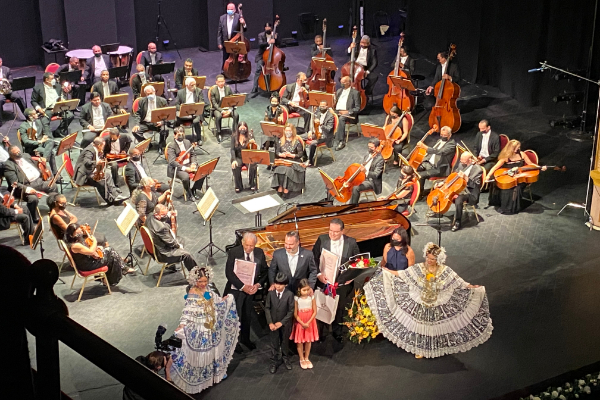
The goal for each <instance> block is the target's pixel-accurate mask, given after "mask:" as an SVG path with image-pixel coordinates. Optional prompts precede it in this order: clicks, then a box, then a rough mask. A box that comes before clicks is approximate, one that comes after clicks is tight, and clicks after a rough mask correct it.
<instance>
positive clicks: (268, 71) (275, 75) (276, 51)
mask: <svg viewBox="0 0 600 400" xmlns="http://www.w3.org/2000/svg"><path fill="white" fill-rule="evenodd" d="M277 26H279V15H276V16H275V23H274V24H273V35H272V37H273V38H275V35H276V32H277ZM263 62H264V65H263V67H262V71H261V72H260V76H259V77H258V87H260V88H261V89H262V90H263V91H266V92H274V91H276V90H279V89H281V87H282V86H283V85H285V84H286V82H287V80H286V77H285V72H284V71H285V65H284V64H285V53H284V52H283V51H282V50H281V49H280V48H278V47H277V46H275V43H273V44H270V45H269V51H265V52H264V53H263Z"/></svg>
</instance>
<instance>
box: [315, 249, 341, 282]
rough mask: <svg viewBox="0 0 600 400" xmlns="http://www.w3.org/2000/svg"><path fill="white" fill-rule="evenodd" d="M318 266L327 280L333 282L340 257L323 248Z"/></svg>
mask: <svg viewBox="0 0 600 400" xmlns="http://www.w3.org/2000/svg"><path fill="white" fill-rule="evenodd" d="M319 266H320V268H321V273H322V274H324V275H325V277H326V278H327V280H328V281H329V282H330V283H335V278H336V276H337V271H338V267H339V266H340V257H338V256H337V255H336V254H333V253H332V252H331V251H329V250H327V249H323V251H322V252H321V259H320V260H319Z"/></svg>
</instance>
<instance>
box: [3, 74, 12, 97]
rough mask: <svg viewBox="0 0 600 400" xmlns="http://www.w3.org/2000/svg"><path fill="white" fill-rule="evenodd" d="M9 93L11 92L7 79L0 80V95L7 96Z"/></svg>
mask: <svg viewBox="0 0 600 400" xmlns="http://www.w3.org/2000/svg"><path fill="white" fill-rule="evenodd" d="M10 92H12V87H11V85H10V82H9V81H8V79H6V78H2V80H0V94H9V93H10Z"/></svg>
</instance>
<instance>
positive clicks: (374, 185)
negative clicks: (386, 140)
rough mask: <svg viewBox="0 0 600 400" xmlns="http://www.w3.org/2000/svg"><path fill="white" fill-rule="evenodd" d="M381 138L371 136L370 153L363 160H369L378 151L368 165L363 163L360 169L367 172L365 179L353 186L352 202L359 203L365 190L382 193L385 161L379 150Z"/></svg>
mask: <svg viewBox="0 0 600 400" xmlns="http://www.w3.org/2000/svg"><path fill="white" fill-rule="evenodd" d="M379 145H380V143H379V139H377V138H371V139H369V143H368V144H367V146H368V147H369V154H367V155H366V156H365V158H364V160H363V162H365V161H367V160H369V157H371V156H372V155H373V154H374V153H377V154H376V155H375V156H374V157H373V158H371V159H370V160H369V161H368V162H367V164H366V165H361V166H360V170H361V171H362V172H364V173H365V180H364V182H363V183H361V184H360V185H358V186H354V187H353V188H352V197H351V198H350V204H358V200H359V199H360V192H362V191H364V190H369V189H370V190H373V191H374V192H375V194H379V193H381V189H382V176H383V164H384V163H385V161H384V160H383V157H382V156H381V153H380V152H379V151H378V148H379Z"/></svg>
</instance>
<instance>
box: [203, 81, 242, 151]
mask: <svg viewBox="0 0 600 400" xmlns="http://www.w3.org/2000/svg"><path fill="white" fill-rule="evenodd" d="M232 94H233V92H232V91H231V88H230V87H229V85H225V76H223V75H217V81H216V86H213V87H212V88H211V89H210V92H209V93H208V95H209V96H210V104H211V107H212V110H213V115H214V117H215V127H216V129H217V135H218V136H217V140H218V142H219V143H221V141H222V139H223V138H222V136H221V122H222V121H223V118H227V117H231V118H233V124H232V126H231V131H232V132H235V131H237V126H238V121H239V119H240V116H239V115H238V113H237V111H236V110H231V109H228V110H224V109H223V108H221V99H223V97H225V96H231V95H232Z"/></svg>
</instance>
